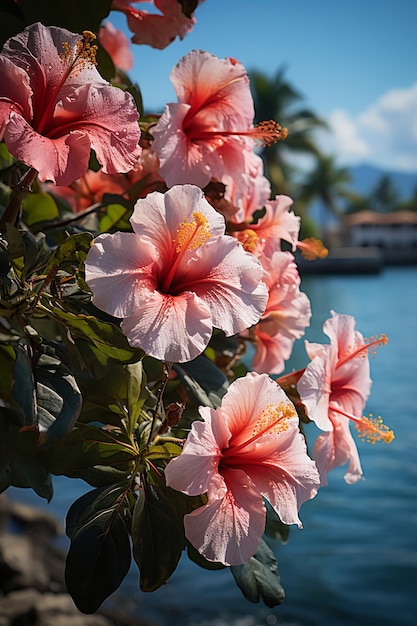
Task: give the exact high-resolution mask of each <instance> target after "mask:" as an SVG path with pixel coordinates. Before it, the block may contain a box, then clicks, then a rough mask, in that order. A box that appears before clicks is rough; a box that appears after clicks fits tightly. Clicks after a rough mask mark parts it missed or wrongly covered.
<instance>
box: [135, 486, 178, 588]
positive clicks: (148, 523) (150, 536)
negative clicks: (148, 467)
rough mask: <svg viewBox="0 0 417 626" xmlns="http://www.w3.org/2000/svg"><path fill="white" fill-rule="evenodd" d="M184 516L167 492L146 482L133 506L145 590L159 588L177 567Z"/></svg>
mask: <svg viewBox="0 0 417 626" xmlns="http://www.w3.org/2000/svg"><path fill="white" fill-rule="evenodd" d="M180 528H181V526H180V520H179V519H178V514H177V510H176V508H175V506H174V505H173V503H172V501H171V499H170V498H169V497H168V496H167V493H166V492H165V491H164V490H162V489H161V488H159V487H157V486H153V485H150V484H149V483H148V482H147V481H144V482H143V485H142V489H141V490H140V491H139V493H138V497H137V500H136V503H135V506H134V509H133V516H132V531H131V532H132V540H133V556H134V559H135V561H136V563H137V565H138V567H139V571H140V588H141V590H142V591H155V589H158V588H159V587H160V586H161V585H163V584H164V583H165V582H166V581H167V579H168V578H169V577H170V576H171V574H172V573H173V572H174V571H175V569H176V567H177V565H178V561H179V560H180V557H181V552H182V542H181V540H180V533H179V529H180Z"/></svg>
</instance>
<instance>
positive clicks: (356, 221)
mask: <svg viewBox="0 0 417 626" xmlns="http://www.w3.org/2000/svg"><path fill="white" fill-rule="evenodd" d="M343 223H344V224H345V225H346V226H358V225H362V224H385V225H388V226H390V225H392V224H417V211H392V212H390V213H377V212H376V211H358V212H357V213H351V214H349V215H345V216H344V217H343Z"/></svg>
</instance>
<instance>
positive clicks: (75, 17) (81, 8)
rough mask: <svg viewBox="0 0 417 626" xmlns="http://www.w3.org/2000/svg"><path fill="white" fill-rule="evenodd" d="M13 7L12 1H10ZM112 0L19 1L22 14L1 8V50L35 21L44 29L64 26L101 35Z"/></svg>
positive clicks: (72, 29)
mask: <svg viewBox="0 0 417 626" xmlns="http://www.w3.org/2000/svg"><path fill="white" fill-rule="evenodd" d="M8 4H10V2H8ZM110 5H111V0H89V2H88V3H86V2H85V1H84V0H71V2H68V0H54V2H51V1H50V0H36V2H34V1H33V0H19V2H18V7H19V13H17V12H15V14H14V15H11V14H10V12H8V11H7V5H6V7H3V6H1V7H0V11H1V12H0V17H1V18H2V19H0V48H1V47H2V46H3V44H4V43H5V41H6V40H7V39H9V37H12V36H14V35H16V34H17V33H20V32H21V31H22V30H23V29H24V28H25V27H26V26H28V25H29V24H33V23H34V22H42V24H45V26H51V25H53V26H61V27H63V28H67V29H68V30H70V31H71V32H73V33H82V31H83V30H91V31H93V32H94V33H97V32H98V28H99V26H100V23H101V21H102V20H103V19H104V18H105V17H106V16H107V15H108V14H109V11H110Z"/></svg>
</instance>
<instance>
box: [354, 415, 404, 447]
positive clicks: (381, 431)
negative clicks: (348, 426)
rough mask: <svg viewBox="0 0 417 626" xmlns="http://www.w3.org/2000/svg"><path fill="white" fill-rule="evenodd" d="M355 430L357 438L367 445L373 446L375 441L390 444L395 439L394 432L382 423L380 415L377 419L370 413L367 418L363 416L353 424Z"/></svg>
mask: <svg viewBox="0 0 417 626" xmlns="http://www.w3.org/2000/svg"><path fill="white" fill-rule="evenodd" d="M355 428H356V430H357V431H358V437H359V438H360V439H362V440H363V441H367V442H368V443H372V444H375V443H376V442H377V441H383V442H384V443H391V441H392V440H393V439H394V438H395V435H394V432H393V431H392V430H390V429H389V428H388V426H387V425H386V424H384V423H383V421H382V418H381V416H380V415H378V417H374V416H373V415H372V413H370V414H369V417H366V416H365V415H364V416H363V417H362V419H361V420H359V421H358V422H356V423H355Z"/></svg>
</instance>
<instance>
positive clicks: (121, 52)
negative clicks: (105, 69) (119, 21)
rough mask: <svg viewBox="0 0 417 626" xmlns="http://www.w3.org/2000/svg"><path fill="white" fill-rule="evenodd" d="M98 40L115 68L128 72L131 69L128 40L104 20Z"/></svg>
mask: <svg viewBox="0 0 417 626" xmlns="http://www.w3.org/2000/svg"><path fill="white" fill-rule="evenodd" d="M98 39H99V41H100V43H101V45H102V46H103V48H104V49H105V50H106V52H107V53H108V55H109V56H110V58H111V60H112V61H113V63H114V65H115V67H118V68H120V69H121V70H124V71H125V72H128V71H129V70H131V69H132V67H133V54H132V50H131V49H130V42H129V39H128V38H127V37H126V35H125V34H124V32H123V31H121V30H119V29H117V28H115V27H114V26H113V24H112V23H111V22H109V21H108V20H106V21H105V22H103V24H102V25H101V26H100V30H99V31H98Z"/></svg>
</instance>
